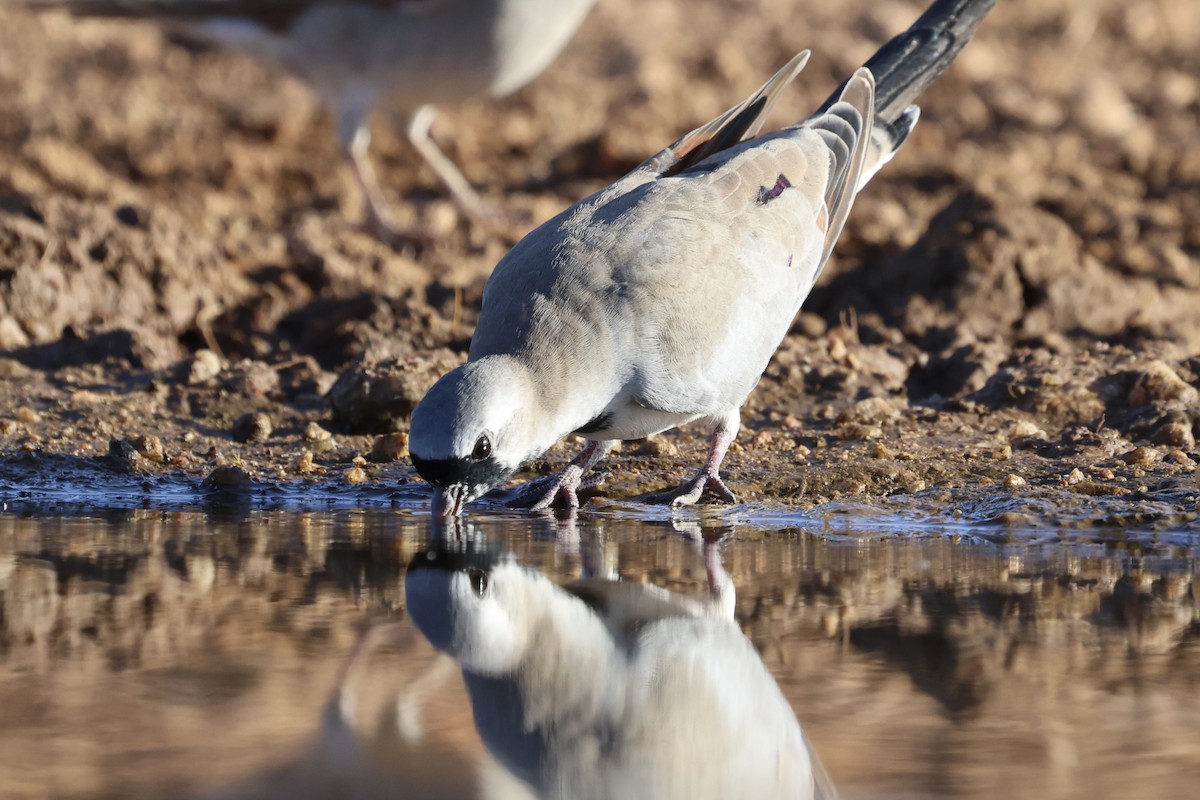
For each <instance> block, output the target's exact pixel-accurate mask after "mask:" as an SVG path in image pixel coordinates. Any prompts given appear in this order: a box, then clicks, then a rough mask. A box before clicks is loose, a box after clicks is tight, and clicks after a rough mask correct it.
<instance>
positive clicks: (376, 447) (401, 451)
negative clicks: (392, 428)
mask: <svg viewBox="0 0 1200 800" xmlns="http://www.w3.org/2000/svg"><path fill="white" fill-rule="evenodd" d="M406 455H408V434H407V433H404V432H403V431H397V432H396V433H385V434H383V435H382V436H378V437H376V439H375V442H374V444H372V445H371V452H369V453H367V460H368V461H373V462H374V463H376V464H387V463H390V462H392V461H399V460H400V459H402V458H404V457H405V456H406Z"/></svg>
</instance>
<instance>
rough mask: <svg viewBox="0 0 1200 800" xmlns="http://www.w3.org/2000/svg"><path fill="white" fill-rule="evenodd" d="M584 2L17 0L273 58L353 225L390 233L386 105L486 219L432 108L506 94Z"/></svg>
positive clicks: (467, 205)
mask: <svg viewBox="0 0 1200 800" xmlns="http://www.w3.org/2000/svg"><path fill="white" fill-rule="evenodd" d="M594 3H595V0H24V2H23V5H25V6H26V7H31V8H35V9H49V8H61V9H65V10H67V11H69V12H71V13H73V14H77V15H81V16H119V17H153V18H157V19H161V20H163V21H165V22H167V23H168V24H173V25H175V26H177V27H181V28H182V30H183V31H184V32H186V33H188V34H190V35H192V36H193V37H195V38H198V39H201V40H205V41H211V42H214V43H217V44H220V45H225V46H229V47H232V48H235V49H238V50H241V51H243V52H245V53H247V54H249V55H252V56H257V57H259V58H261V59H263V60H266V61H269V62H273V63H275V64H276V65H278V66H280V67H282V68H283V69H284V70H286V71H288V72H290V73H292V74H294V75H295V76H297V77H299V78H300V79H301V80H303V81H305V82H306V83H308V84H309V85H310V86H311V87H312V88H313V90H314V91H315V92H316V94H317V95H318V96H319V97H320V99H321V100H322V102H323V103H324V104H325V106H326V107H327V108H328V109H329V110H330V111H331V112H332V113H333V115H334V117H335V122H336V129H337V136H338V141H339V142H340V144H341V146H342V148H343V150H344V152H345V153H346V156H347V157H348V159H349V161H350V163H351V165H352V166H353V168H354V174H355V175H356V177H357V179H358V184H359V186H360V188H361V190H362V192H363V195H364V196H365V199H366V201H367V203H366V205H367V209H366V213H367V216H366V220H365V221H364V227H366V228H368V229H370V230H372V231H374V232H375V233H377V234H380V235H385V236H386V235H388V234H389V233H390V234H394V235H396V236H398V237H400V238H405V237H408V236H415V235H417V233H418V232H414V231H403V230H401V229H400V228H399V226H397V225H395V224H394V222H393V221H392V219H393V215H392V213H391V212H390V211H389V204H388V202H387V199H386V198H385V197H384V194H383V190H382V188H381V187H380V184H379V180H378V178H377V177H376V174H375V170H374V167H373V166H372V164H371V160H370V155H369V149H370V143H371V134H370V131H369V129H368V127H367V119H368V116H369V114H370V112H371V110H372V109H373V108H374V107H375V105H376V103H377V102H379V101H381V100H383V99H385V98H386V99H387V101H388V103H389V105H390V106H391V107H393V108H395V109H396V110H397V112H398V113H399V114H400V115H401V116H402V117H403V118H404V119H405V120H406V122H407V126H408V131H407V132H408V138H409V141H410V142H412V145H413V147H414V148H415V149H416V150H417V152H418V153H420V155H421V156H422V157H423V158H424V159H425V162H426V163H427V164H428V165H429V167H430V168H431V169H432V170H433V171H434V173H436V175H437V177H438V179H439V180H441V181H442V183H443V184H444V185H445V186H446V188H447V189H448V190H449V192H450V194H451V196H452V197H453V199H454V201H455V203H456V204H457V205H458V206H459V208H460V209H462V210H463V211H464V212H465V213H466V214H467V215H468V216H471V217H473V218H475V219H477V220H486V219H488V218H490V217H492V216H494V215H493V214H492V212H491V210H490V209H488V208H487V207H486V205H485V204H484V202H483V200H482V199H481V198H480V197H479V195H478V194H477V193H476V192H475V190H474V189H473V188H472V186H471V184H470V183H469V182H468V181H467V179H466V178H465V177H464V176H463V175H462V173H461V172H460V171H459V169H458V168H457V167H456V166H455V164H454V162H453V161H451V160H450V159H449V158H448V157H447V156H446V155H445V154H444V153H443V152H442V151H441V150H440V149H439V148H438V146H437V144H436V143H435V142H434V141H433V139H432V138H431V137H430V135H429V130H430V126H431V125H432V124H433V120H434V117H435V116H436V110H435V106H436V105H444V104H452V103H460V102H462V101H464V100H467V99H469V98H472V97H476V96H481V95H489V96H492V97H501V96H503V95H506V94H510V93H512V92H514V91H516V90H517V89H519V88H520V87H522V86H524V85H525V84H526V83H528V82H529V81H531V80H533V78H535V77H537V75H538V74H539V73H541V72H542V70H543V69H545V68H546V66H548V65H549V63H550V62H551V61H552V60H553V59H554V58H555V56H557V55H558V53H559V52H560V51H561V50H562V48H563V47H564V46H565V45H566V43H567V41H568V40H569V39H570V38H571V36H572V35H573V34H574V33H575V31H576V29H577V28H578V27H579V25H580V24H581V23H582V22H583V20H584V18H585V17H586V16H587V14H588V12H589V11H590V10H591V7H592V5H593V4H594Z"/></svg>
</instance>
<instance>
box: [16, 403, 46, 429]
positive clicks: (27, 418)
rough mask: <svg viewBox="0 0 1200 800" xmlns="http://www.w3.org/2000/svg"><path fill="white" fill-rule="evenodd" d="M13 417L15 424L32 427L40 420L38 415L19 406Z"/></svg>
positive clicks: (28, 408)
mask: <svg viewBox="0 0 1200 800" xmlns="http://www.w3.org/2000/svg"><path fill="white" fill-rule="evenodd" d="M14 416H16V418H17V422H23V423H25V424H26V425H32V424H33V423H35V422H38V421H39V420H41V418H42V417H41V415H40V414H38V413H37V412H36V411H34V410H33V409H32V408H30V407H29V406H21V407H20V408H18V409H17V412H16V414H15V415H14Z"/></svg>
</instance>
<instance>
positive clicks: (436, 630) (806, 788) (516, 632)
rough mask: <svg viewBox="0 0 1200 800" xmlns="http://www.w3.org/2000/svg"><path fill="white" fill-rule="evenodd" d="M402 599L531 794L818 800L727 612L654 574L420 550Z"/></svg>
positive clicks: (786, 716) (771, 694) (815, 780)
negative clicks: (573, 572) (659, 582)
mask: <svg viewBox="0 0 1200 800" xmlns="http://www.w3.org/2000/svg"><path fill="white" fill-rule="evenodd" d="M405 586H406V596H407V609H408V613H409V615H410V616H411V617H412V620H413V622H414V624H416V626H417V627H418V629H419V630H421V632H422V633H424V634H425V635H426V636H427V637H428V638H429V640H430V641H431V642H432V643H433V645H434V646H435V647H437V648H439V649H440V650H443V651H445V652H447V653H449V654H450V655H451V656H453V657H454V658H455V659H457V660H458V661H459V662H460V664H461V666H462V670H463V679H464V682H465V683H466V687H467V691H468V694H469V695H470V698H471V705H472V710H473V713H474V718H475V724H476V728H477V729H478V730H479V733H480V736H481V737H482V739H483V741H484V744H485V745H486V746H487V747H488V749H489V751H491V753H492V755H493V756H495V758H496V759H497V760H498V761H499V762H500V763H501V764H503V765H504V766H505V767H506V768H507V769H509V770H510V771H512V772H513V773H514V774H515V775H516V776H518V777H519V778H521V779H522V780H523V781H524V782H525V783H526V784H528V785H529V786H530V787H531V788H532V789H533V791H534V792H535V793H536V794H537V795H538V796H539V797H546V798H576V799H578V800H590V799H592V798H595V799H597V800H598V799H599V798H613V799H614V800H615V799H616V798H628V797H655V798H664V800H666V799H667V798H687V800H704V798H729V797H753V798H776V797H777V798H789V799H790V800H807V798H813V797H830V796H832V794H833V793H832V789H831V787H830V786H829V784H828V781H827V779H826V778H825V777H824V774H823V773H822V772H821V771H820V766H819V764H818V763H817V762H816V761H815V757H814V756H813V755H812V753H811V752H810V749H809V747H808V743H807V741H806V740H805V738H804V734H803V732H802V730H801V728H800V724H799V723H798V722H797V721H796V717H795V714H794V713H793V712H792V710H791V707H790V705H789V704H788V702H787V700H786V698H784V696H783V694H782V693H781V692H780V690H779V687H778V686H777V684H776V683H775V681H774V679H773V678H772V677H771V676H770V674H769V673H768V672H767V670H766V668H765V667H764V666H763V663H762V660H761V659H760V658H759V656H758V654H757V652H756V651H755V649H754V647H753V646H752V645H751V643H750V642H749V641H748V640H747V639H746V637H745V636H744V635H743V634H742V632H741V630H740V629H739V628H738V626H737V624H736V623H735V622H734V620H733V618H732V600H733V597H732V591H733V590H732V586H727V587H726V588H724V589H723V590H722V591H724V592H726V593H727V594H728V596H727V597H722V596H715V597H714V598H713V601H712V602H709V603H705V602H700V601H695V600H690V599H687V598H683V597H679V596H676V595H672V594H670V593H668V592H665V591H663V590H661V589H657V588H655V587H653V586H646V585H642V584H627V583H619V582H614V581H608V580H597V579H592V580H586V581H581V582H578V583H575V584H569V585H567V586H564V587H561V588H560V587H558V586H556V585H555V584H554V583H552V582H551V581H550V580H548V579H547V578H546V577H544V576H542V575H541V574H539V573H538V572H536V571H534V570H532V569H528V568H525V567H522V566H520V565H518V564H516V563H515V562H514V561H511V560H500V561H496V562H493V563H490V564H488V563H484V562H482V561H475V562H474V563H467V562H465V561H462V560H459V559H457V558H455V557H454V556H449V557H448V556H447V554H445V553H432V554H426V555H422V556H418V558H417V559H415V560H414V562H413V564H412V565H411V566H410V568H409V572H408V574H407V576H406V579H405Z"/></svg>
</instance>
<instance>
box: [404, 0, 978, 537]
mask: <svg viewBox="0 0 1200 800" xmlns="http://www.w3.org/2000/svg"><path fill="white" fill-rule="evenodd" d="M993 5H995V0H937V2H934V3H933V4H932V5H931V6H930V7H929V8H928V10H927V11H926V12H925V13H924V14H923V15H922V16H921V17H920V18H919V19H918V20H917V21H916V22H915V23H914V24H913V25H912V26H911V27H910V28H909V29H908V30H907V31H905V32H904V33H902V34H900V35H899V36H897V37H896V38H894V39H892V40H891V41H890V42H888V43H887V44H886V45H884V46H883V48H881V49H880V50H879V51H878V52H877V53H876V54H875V55H874V56H873V57H872V58H871V59H870V60H868V61H867V63H866V64H865V65H864V66H863V67H861V68H859V69H858V70H857V71H856V72H855V73H854V74H853V75H852V76H851V77H850V78H849V79H848V80H847V81H846V82H845V83H844V84H843V85H842V86H841V87H840V88H839V89H838V90H837V91H836V92H834V94H833V95H832V96H831V97H830V98H829V99H828V100H827V101H826V102H825V103H824V104H823V105H822V106H821V107H820V108H819V109H818V110H817V112H816V113H815V114H813V115H812V116H810V117H808V118H807V119H805V120H804V121H802V122H800V123H798V124H795V125H792V126H789V127H785V128H782V129H780V130H777V131H774V132H772V133H768V134H764V135H759V131H760V129H761V127H762V125H763V123H764V119H765V117H766V114H767V113H768V112H769V111H770V109H771V107H772V106H773V105H775V103H776V101H777V100H778V99H779V95H780V92H781V91H782V90H783V89H784V88H785V87H786V86H787V85H788V84H789V83H790V82H791V81H792V80H793V79H794V78H795V77H796V75H797V74H798V73H799V72H800V70H801V69H802V68H803V66H804V63H805V61H806V60H807V59H808V51H804V52H802V53H800V54H799V55H797V56H796V57H795V58H793V59H792V60H791V61H790V62H788V64H787V65H786V66H784V67H783V68H782V69H781V70H780V71H779V72H778V73H776V74H775V76H774V77H772V78H771V79H770V80H769V81H767V82H766V83H765V84H764V85H763V86H762V88H760V89H759V90H758V91H757V92H755V93H754V94H753V95H751V96H750V97H749V98H747V99H746V100H745V101H743V102H742V103H740V104H738V105H736V106H734V107H733V108H731V109H730V110H729V111H727V112H725V113H724V114H722V115H721V116H719V117H717V118H716V119H714V120H713V121H712V122H709V123H708V124H706V125H704V126H702V127H700V128H697V129H696V130H694V131H692V132H691V133H689V134H687V135H686V136H684V137H683V138H682V139H680V140H679V141H678V142H676V143H675V144H673V145H671V146H670V147H668V148H667V149H666V150H663V151H662V152H660V153H658V154H657V155H655V156H653V157H652V158H650V159H649V160H647V161H646V162H644V163H643V164H642V165H641V166H639V167H637V168H636V169H634V170H633V171H632V172H630V173H629V174H628V175H626V176H624V177H623V178H620V179H619V180H617V181H616V182H615V183H613V184H611V185H610V186H608V187H606V188H604V189H601V190H600V191H598V192H596V193H595V194H593V195H591V196H590V197H587V198H585V199H584V200H581V201H580V202H579V203H577V204H576V205H574V206H572V207H570V208H568V209H567V210H565V211H564V212H562V213H561V214H559V215H558V216H556V217H554V218H553V219H551V220H549V221H548V222H546V223H544V224H542V225H541V226H540V227H538V228H536V229H535V230H534V231H532V232H531V233H530V234H528V235H527V236H526V237H525V238H524V239H522V240H521V241H520V242H518V243H517V245H516V246H515V247H513V249H512V250H511V251H509V253H508V254H507V255H506V256H504V258H503V259H501V261H500V263H499V264H497V265H496V267H495V269H494V271H493V273H492V275H491V276H490V278H489V279H488V282H487V285H486V286H485V289H484V293H483V307H482V310H481V312H480V316H479V321H478V324H477V326H476V329H475V333H474V336H473V337H472V340H471V346H470V350H469V353H468V360H467V362H466V363H465V364H463V365H461V366H459V367H457V368H455V369H454V370H452V371H451V372H449V373H447V374H446V375H444V376H442V377H441V378H440V379H439V380H438V381H437V382H436V383H435V384H434V385H433V386H432V387H431V388H430V389H429V391H428V393H427V394H426V395H425V397H424V398H423V399H422V400H421V401H420V403H418V405H417V407H416V408H415V409H414V411H413V415H412V420H411V425H410V433H409V452H410V455H411V458H412V463H413V465H414V466H415V467H416V469H417V472H418V473H419V474H420V475H421V477H423V478H424V479H425V480H426V481H428V482H429V483H430V484H432V485H433V486H434V495H433V502H432V509H433V512H434V513H435V514H436V515H439V516H451V515H457V514H458V513H460V512H461V510H462V508H463V506H464V505H465V504H466V503H468V502H470V501H472V500H475V499H477V498H479V497H481V496H483V495H484V494H485V493H486V492H488V491H489V490H490V489H492V488H493V487H496V486H498V485H499V484H501V483H503V482H504V481H505V480H507V479H508V477H510V476H511V475H512V474H513V472H515V471H516V470H517V469H518V468H519V467H520V466H521V465H522V464H524V463H525V462H527V461H529V460H530V459H533V458H536V457H537V456H539V455H541V454H542V453H543V452H545V451H546V450H547V449H549V448H550V447H551V446H553V445H554V444H555V443H556V442H557V441H558V440H559V439H561V438H563V437H564V436H567V435H569V434H572V433H574V434H576V435H579V436H582V437H584V439H585V440H586V446H585V447H584V449H583V451H582V453H580V454H579V455H578V456H577V457H576V458H575V459H573V460H572V461H571V462H570V463H569V464H568V465H567V466H566V467H565V468H564V469H563V470H562V471H561V472H560V473H559V474H557V475H555V476H551V477H549V478H545V479H542V480H539V481H534V482H533V483H531V484H529V485H528V486H527V487H526V488H525V489H524V490H523V491H522V492H521V493H520V494H518V495H517V497H515V498H514V499H513V500H512V502H511V504H512V505H517V506H525V507H532V508H545V507H547V506H549V505H551V504H552V503H555V502H556V501H561V502H564V503H565V504H566V505H567V506H569V507H576V506H578V497H577V494H576V490H577V489H578V488H579V487H580V486H581V485H582V484H583V483H584V481H585V476H586V475H587V473H588V471H589V470H590V469H592V468H593V467H594V466H595V465H596V464H597V463H599V461H600V460H601V459H602V458H603V457H604V455H605V454H606V453H607V451H608V450H609V449H610V448H611V445H612V443H613V442H614V441H617V440H628V439H638V438H641V437H645V436H648V435H651V434H655V433H658V432H661V431H664V430H667V429H669V428H674V427H676V426H679V425H683V424H686V423H689V422H695V421H700V422H702V423H704V424H707V425H708V426H709V427H710V429H711V430H712V434H711V443H710V446H709V450H708V456H707V458H706V459H705V461H704V463H703V465H702V466H701V468H700V469H699V470H698V471H697V473H696V474H695V476H694V477H692V478H691V479H689V480H687V481H686V482H684V483H683V484H682V485H681V486H679V487H678V488H676V489H672V490H668V491H666V492H661V493H658V494H655V495H651V496H649V497H647V498H645V499H646V500H648V501H650V502H659V503H669V504H671V505H675V506H680V505H689V504H693V503H695V502H697V501H698V500H700V499H701V498H702V496H703V495H704V494H705V493H706V492H709V493H712V494H714V495H716V496H717V497H718V498H719V499H721V500H724V501H726V502H731V503H732V502H735V501H736V498H735V497H734V495H733V493H732V492H731V491H730V490H729V488H728V487H727V486H726V485H725V483H724V481H723V480H722V478H721V476H720V466H721V462H722V460H723V458H724V456H725V453H726V451H727V450H728V448H729V445H730V443H731V442H732V441H733V439H734V437H735V436H736V435H737V431H738V427H739V425H740V408H741V406H742V404H743V403H744V402H745V400H746V398H747V396H748V395H749V394H750V392H751V391H752V390H753V389H754V387H755V385H756V384H757V382H758V380H759V378H760V377H761V375H762V373H763V371H764V369H765V368H766V366H767V364H768V362H769V361H770V359H771V356H772V355H773V354H774V352H775V350H776V349H777V348H778V346H779V344H780V342H781V341H782V340H783V337H784V336H785V335H786V334H787V332H788V329H789V327H790V326H791V324H792V320H793V318H794V317H795V315H796V313H797V312H798V311H799V309H800V305H801V303H802V302H803V301H804V299H805V298H806V297H807V296H808V293H809V291H810V290H811V289H812V286H813V283H814V282H815V281H816V279H817V277H818V276H819V275H820V273H821V270H822V268H823V267H824V265H825V263H826V262H827V261H828V259H829V255H830V252H831V251H832V249H833V246H834V243H835V242H836V241H837V238H838V235H839V234H840V233H841V230H842V226H843V225H844V223H845V221H846V217H847V215H848V214H849V212H850V207H851V205H852V203H853V201H854V197H855V195H856V194H857V193H858V191H859V190H860V189H862V187H863V186H864V185H865V184H866V182H867V181H868V180H869V178H870V177H871V176H872V175H874V174H875V172H876V171H877V170H878V169H879V168H880V167H882V166H883V165H884V164H885V163H886V162H887V161H888V160H889V159H890V158H891V157H892V155H893V154H894V153H895V152H896V150H897V148H899V147H900V145H901V144H903V142H904V141H905V139H906V138H907V137H908V135H909V134H910V133H911V132H912V130H913V128H914V126H915V125H916V122H917V118H918V115H919V111H918V109H917V107H916V106H913V105H912V101H913V100H915V99H916V98H917V96H919V95H920V94H921V92H922V91H924V89H925V88H926V87H927V86H928V85H929V84H930V83H931V82H932V81H933V80H934V79H935V78H936V77H937V76H938V75H939V74H940V73H941V72H942V71H944V70H945V69H946V68H947V67H948V66H949V65H950V63H951V62H952V61H953V60H954V58H955V56H956V55H957V54H958V52H959V51H960V50H961V48H962V47H963V46H964V45H965V44H966V43H967V41H968V40H969V39H970V37H971V35H972V34H973V33H974V31H975V29H976V28H977V27H978V25H979V23H980V22H981V21H982V19H983V17H984V15H985V14H986V13H987V12H988V11H989V10H990V9H991V8H992V6H993Z"/></svg>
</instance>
